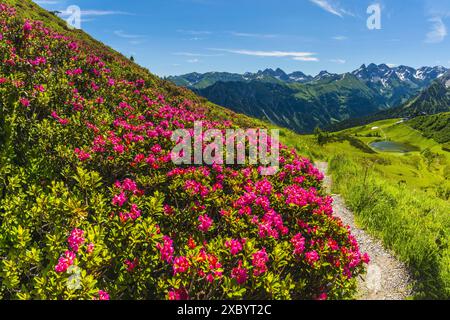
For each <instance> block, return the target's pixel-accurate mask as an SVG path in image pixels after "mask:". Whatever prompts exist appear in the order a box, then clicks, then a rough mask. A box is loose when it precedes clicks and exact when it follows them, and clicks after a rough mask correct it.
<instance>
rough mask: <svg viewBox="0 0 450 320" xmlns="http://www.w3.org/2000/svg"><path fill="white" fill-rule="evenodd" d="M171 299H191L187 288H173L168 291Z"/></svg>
mask: <svg viewBox="0 0 450 320" xmlns="http://www.w3.org/2000/svg"><path fill="white" fill-rule="evenodd" d="M168 299H169V300H189V295H188V292H187V291H186V289H184V288H180V289H172V290H170V291H169V293H168Z"/></svg>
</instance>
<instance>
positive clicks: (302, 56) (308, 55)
mask: <svg viewBox="0 0 450 320" xmlns="http://www.w3.org/2000/svg"><path fill="white" fill-rule="evenodd" d="M210 50H214V51H223V52H229V53H235V54H241V55H246V56H255V57H271V58H292V59H294V60H299V61H318V60H319V59H318V58H317V57H314V55H316V54H315V53H313V52H296V51H255V50H245V49H239V50H234V49H217V48H212V49H210Z"/></svg>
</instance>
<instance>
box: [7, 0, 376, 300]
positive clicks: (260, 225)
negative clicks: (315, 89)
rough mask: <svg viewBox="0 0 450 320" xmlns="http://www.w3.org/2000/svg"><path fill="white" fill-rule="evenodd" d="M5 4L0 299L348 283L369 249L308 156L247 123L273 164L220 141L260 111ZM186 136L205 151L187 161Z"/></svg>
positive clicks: (309, 290) (323, 294)
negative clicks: (210, 95) (276, 153)
mask: <svg viewBox="0 0 450 320" xmlns="http://www.w3.org/2000/svg"><path fill="white" fill-rule="evenodd" d="M8 3H9V4H13V5H17V6H15V7H16V9H17V13H16V10H15V9H14V8H13V7H9V6H5V5H4V3H3V2H1V3H0V59H1V60H2V63H1V64H0V298H1V299H83V300H84V299H95V300H107V299H110V298H111V299H126V300H128V299H136V300H142V299H170V300H186V299H192V300H200V299H248V300H268V299H348V298H352V297H353V296H354V294H355V289H356V279H357V278H358V277H359V275H361V274H362V273H363V272H364V269H365V264H367V263H368V261H369V258H368V256H367V255H365V254H363V253H361V252H360V251H359V248H358V245H357V243H356V242H355V241H354V237H353V236H352V235H351V233H350V231H349V230H347V229H346V228H345V227H344V226H343V225H342V222H341V221H340V220H339V219H337V218H335V217H333V215H332V211H333V210H332V206H331V198H330V197H329V196H327V195H326V193H325V191H324V190H323V189H322V184H321V181H322V180H323V174H322V173H320V172H319V171H318V170H317V169H316V168H314V166H313V165H312V163H311V162H310V160H308V159H307V158H304V157H302V156H300V155H299V154H297V153H296V152H295V150H290V149H289V148H287V147H285V146H284V145H281V144H280V143H279V142H278V141H275V140H273V139H269V140H268V139H263V135H262V134H261V135H259V134H258V135H257V137H258V138H259V141H258V142H259V143H258V146H259V147H260V150H261V151H263V150H264V149H266V150H267V149H268V148H269V149H271V148H273V147H276V146H277V147H279V149H280V156H281V157H280V159H282V161H280V163H279V166H276V163H272V164H264V165H262V164H254V163H252V162H251V160H252V159H248V157H246V155H247V154H248V153H249V147H248V144H245V145H244V144H241V143H236V141H234V142H235V145H236V146H235V147H236V149H237V150H238V151H239V152H236V153H234V152H233V153H229V154H227V153H226V152H225V153H223V152H221V151H222V150H220V149H221V148H220V145H221V144H222V143H223V139H222V138H223V135H224V134H225V133H229V132H230V131H229V130H235V129H240V128H255V129H256V128H260V129H263V128H264V127H265V124H263V123H262V122H261V121H257V120H253V119H250V118H248V117H246V116H243V115H238V114H235V113H233V112H231V111H227V110H225V109H223V108H220V107H218V106H216V105H214V104H212V103H209V102H207V101H206V100H205V99H203V98H199V97H197V96H196V95H194V94H193V93H192V92H191V91H189V90H187V89H180V88H178V87H176V86H174V85H173V84H170V83H168V82H165V81H162V80H161V79H159V78H158V77H155V76H154V75H152V74H150V73H149V72H147V71H146V70H145V69H142V68H140V67H139V66H137V65H135V64H133V63H131V62H130V61H129V60H128V59H126V58H124V57H123V56H121V55H119V54H118V53H116V52H114V51H112V50H111V49H110V48H106V47H103V46H102V45H101V44H100V43H98V42H95V41H93V40H91V39H90V38H89V37H88V36H87V35H85V34H84V33H82V31H77V32H73V31H68V30H65V28H64V26H63V25H61V22H60V20H59V19H58V18H57V17H55V16H53V15H51V14H50V15H49V14H47V13H46V12H45V11H44V10H43V9H41V8H39V7H37V6H36V5H33V4H32V3H31V1H28V0H21V1H8ZM31 18H39V19H41V20H42V22H41V21H36V20H32V19H31ZM47 26H50V27H47ZM52 27H55V29H56V30H57V31H55V30H52ZM196 122H197V123H198V124H199V125H200V124H201V125H202V126H203V129H204V130H205V131H204V135H201V136H200V135H199V134H195V132H194V131H195V130H194V127H195V123H196ZM207 129H215V131H209V133H212V135H213V138H215V139H214V141H213V142H211V141H209V140H208V139H207V134H208V132H206V130H207ZM258 133H261V132H259V131H258ZM192 136H194V139H192ZM203 138H204V139H203ZM249 140H250V138H249ZM252 141H254V139H252ZM175 147H178V150H177V149H174V148H175ZM182 147H183V148H182ZM197 148H200V151H203V152H200V153H203V156H205V157H206V159H204V160H205V161H203V162H204V163H202V164H197V165H194V164H193V163H194V161H193V160H194V153H195V152H194V151H195V150H196V149H197ZM193 149H194V151H193ZM233 150H234V148H233ZM241 151H243V155H242V154H241ZM261 153H262V152H261ZM207 156H209V157H207ZM225 157H226V159H227V160H228V161H230V162H231V163H229V164H224V158H225ZM180 158H181V159H180ZM195 158H197V157H195ZM208 159H209V160H211V161H207V160H208ZM230 159H231V160H230ZM176 160H182V164H177V163H179V161H176ZM274 160H277V159H274ZM238 161H239V163H241V162H243V164H238ZM264 173H269V175H264Z"/></svg>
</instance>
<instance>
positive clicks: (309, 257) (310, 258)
mask: <svg viewBox="0 0 450 320" xmlns="http://www.w3.org/2000/svg"><path fill="white" fill-rule="evenodd" d="M305 257H306V261H307V262H308V263H309V264H310V265H314V263H315V262H317V261H318V260H319V254H318V253H317V252H316V251H315V250H313V251H310V252H307V253H305Z"/></svg>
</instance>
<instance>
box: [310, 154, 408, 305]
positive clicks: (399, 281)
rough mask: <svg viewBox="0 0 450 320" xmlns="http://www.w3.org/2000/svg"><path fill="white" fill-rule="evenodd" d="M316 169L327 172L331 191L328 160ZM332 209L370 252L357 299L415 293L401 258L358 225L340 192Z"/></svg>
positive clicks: (334, 198) (380, 298) (327, 186)
mask: <svg viewBox="0 0 450 320" xmlns="http://www.w3.org/2000/svg"><path fill="white" fill-rule="evenodd" d="M316 166H317V168H318V169H319V170H320V171H321V172H323V173H324V174H325V179H324V185H325V187H326V188H327V189H328V190H329V191H331V185H332V178H331V176H330V175H328V174H327V172H328V163H326V162H318V163H316ZM332 197H333V200H334V202H333V210H334V214H335V216H337V217H339V218H340V219H341V220H342V222H343V223H344V224H345V225H348V226H350V228H351V232H352V234H353V235H354V236H355V238H356V240H357V241H358V244H359V246H360V250H361V252H367V253H368V254H369V256H370V259H371V261H370V263H369V266H368V267H367V273H366V274H365V275H364V276H363V277H360V278H359V279H358V295H357V299H358V300H404V299H406V298H407V297H409V296H411V295H412V293H413V292H412V284H413V283H412V279H411V276H410V274H409V272H408V270H407V268H406V266H405V265H404V264H403V263H402V262H400V261H398V260H397V259H396V258H395V257H394V256H393V255H392V254H391V253H390V252H389V251H388V250H387V249H386V248H384V246H383V244H382V242H381V241H380V240H378V239H376V238H374V237H372V236H370V235H369V234H367V233H366V232H365V231H364V230H362V229H361V228H359V227H358V226H357V225H356V224H355V218H354V215H353V212H351V211H350V210H349V209H348V208H347V206H346V205H345V202H344V199H343V198H342V197H341V196H340V195H336V194H334V195H332Z"/></svg>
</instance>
